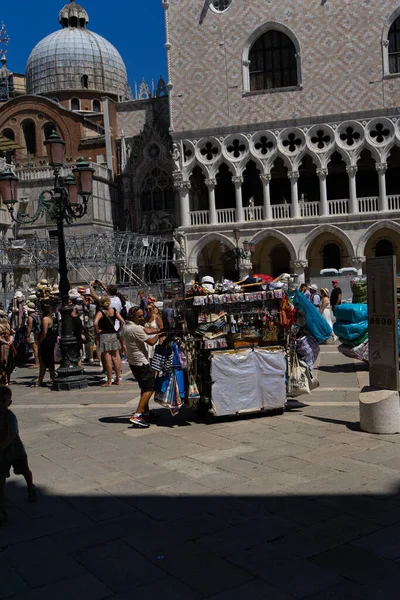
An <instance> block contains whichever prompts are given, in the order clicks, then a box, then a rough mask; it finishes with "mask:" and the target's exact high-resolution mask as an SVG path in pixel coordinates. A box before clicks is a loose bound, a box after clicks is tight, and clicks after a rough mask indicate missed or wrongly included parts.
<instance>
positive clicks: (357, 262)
mask: <svg viewBox="0 0 400 600" xmlns="http://www.w3.org/2000/svg"><path fill="white" fill-rule="evenodd" d="M365 261H366V258H365V256H355V257H354V258H351V259H350V262H351V264H352V265H353V267H355V268H356V269H357V275H358V276H359V277H361V275H362V274H363V265H364V263H365Z"/></svg>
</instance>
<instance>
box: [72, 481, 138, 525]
mask: <svg viewBox="0 0 400 600" xmlns="http://www.w3.org/2000/svg"><path fill="white" fill-rule="evenodd" d="M67 502H68V503H69V504H71V505H72V506H73V507H74V508H76V510H78V511H79V512H81V513H83V514H84V515H86V516H87V517H89V518H90V519H92V521H96V522H98V521H105V520H107V519H111V518H112V517H116V516H118V515H121V514H124V513H129V512H131V510H132V507H131V506H130V505H129V504H128V503H127V502H123V501H122V500H120V499H119V498H116V497H115V496H113V495H112V494H109V493H108V492H106V491H105V490H103V489H94V490H93V491H92V492H91V493H90V495H89V494H88V495H79V496H68V497H67Z"/></svg>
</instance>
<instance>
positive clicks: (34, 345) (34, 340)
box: [26, 302, 42, 369]
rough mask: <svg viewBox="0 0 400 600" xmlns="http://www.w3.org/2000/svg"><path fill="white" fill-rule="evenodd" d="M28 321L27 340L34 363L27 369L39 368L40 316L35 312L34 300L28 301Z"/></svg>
mask: <svg viewBox="0 0 400 600" xmlns="http://www.w3.org/2000/svg"><path fill="white" fill-rule="evenodd" d="M27 310H28V322H27V332H26V335H27V340H28V344H29V346H30V348H31V350H32V352H33V358H34V364H33V365H29V369H37V368H39V345H38V343H39V337H40V332H41V329H42V327H41V322H40V317H39V315H38V314H37V312H36V306H35V303H34V302H28V306H27Z"/></svg>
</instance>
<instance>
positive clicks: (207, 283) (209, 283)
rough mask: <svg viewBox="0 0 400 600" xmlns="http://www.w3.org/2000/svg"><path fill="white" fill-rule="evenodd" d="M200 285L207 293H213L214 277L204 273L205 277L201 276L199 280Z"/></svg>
mask: <svg viewBox="0 0 400 600" xmlns="http://www.w3.org/2000/svg"><path fill="white" fill-rule="evenodd" d="M201 287H202V288H203V290H204V291H205V292H207V293H208V294H213V293H214V292H215V281H214V277H211V276H210V275H206V276H205V277H203V278H202V280H201Z"/></svg>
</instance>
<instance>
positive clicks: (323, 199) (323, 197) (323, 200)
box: [317, 169, 329, 217]
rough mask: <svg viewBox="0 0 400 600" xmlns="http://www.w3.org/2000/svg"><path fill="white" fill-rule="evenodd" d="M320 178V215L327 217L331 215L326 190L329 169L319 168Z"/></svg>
mask: <svg viewBox="0 0 400 600" xmlns="http://www.w3.org/2000/svg"><path fill="white" fill-rule="evenodd" d="M317 175H318V179H319V205H320V213H319V214H320V216H321V217H327V216H328V215H329V205H328V194H327V191H326V178H327V177H328V169H317Z"/></svg>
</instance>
